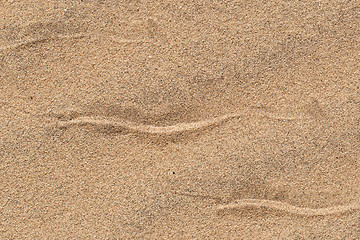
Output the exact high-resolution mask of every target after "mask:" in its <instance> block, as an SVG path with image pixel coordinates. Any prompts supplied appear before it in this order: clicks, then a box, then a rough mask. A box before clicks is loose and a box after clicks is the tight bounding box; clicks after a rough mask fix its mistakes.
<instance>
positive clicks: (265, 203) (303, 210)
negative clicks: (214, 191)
mask: <svg viewBox="0 0 360 240" xmlns="http://www.w3.org/2000/svg"><path fill="white" fill-rule="evenodd" d="M247 207H255V208H263V207H265V208H270V209H274V210H278V211H284V212H287V213H289V214H295V215H301V216H325V215H331V214H342V213H346V212H351V211H354V210H360V203H353V204H348V205H339V206H334V207H327V208H307V207H297V206H294V205H291V204H288V203H284V202H280V201H272V200H265V199H242V200H238V201H236V202H235V203H230V204H224V205H218V206H216V208H215V209H216V210H232V209H242V208H247Z"/></svg>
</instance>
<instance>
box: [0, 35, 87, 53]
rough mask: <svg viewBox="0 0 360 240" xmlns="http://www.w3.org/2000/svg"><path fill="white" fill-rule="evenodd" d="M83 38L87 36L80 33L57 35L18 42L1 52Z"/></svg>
mask: <svg viewBox="0 0 360 240" xmlns="http://www.w3.org/2000/svg"><path fill="white" fill-rule="evenodd" d="M83 37H85V34H83V33H79V34H73V35H56V36H51V37H43V38H33V39H28V40H25V41H22V42H17V43H13V44H9V45H5V46H1V47H0V51H2V50H7V49H14V48H19V47H23V46H27V45H30V44H36V43H43V42H46V41H50V40H58V39H77V38H83Z"/></svg>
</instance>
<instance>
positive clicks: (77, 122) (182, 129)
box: [56, 113, 304, 135]
mask: <svg viewBox="0 0 360 240" xmlns="http://www.w3.org/2000/svg"><path fill="white" fill-rule="evenodd" d="M247 115H249V113H248V114H245V113H236V114H226V115H223V116H220V117H216V118H213V119H210V120H204V121H197V122H189V123H178V124H175V125H170V126H154V125H145V124H139V123H134V122H130V121H119V120H112V119H109V118H104V117H78V118H75V119H72V120H69V121H60V122H59V123H57V124H56V126H58V127H60V128H68V127H71V126H82V125H92V126H98V127H112V128H115V129H118V130H126V131H130V132H136V133H146V134H154V135H173V134H180V133H186V132H194V131H200V130H205V129H207V128H210V127H213V126H216V125H219V124H221V123H224V122H225V121H228V120H230V119H233V118H239V117H242V116H247ZM260 115H261V116H264V117H269V118H274V119H278V120H290V121H291V120H298V119H304V118H296V117H284V116H282V117H279V116H275V115H270V114H260Z"/></svg>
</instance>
